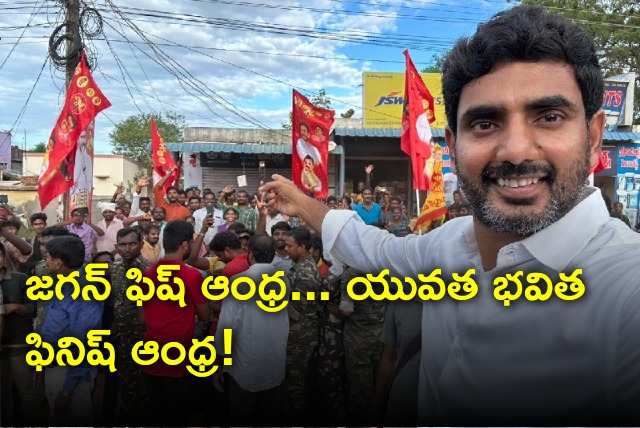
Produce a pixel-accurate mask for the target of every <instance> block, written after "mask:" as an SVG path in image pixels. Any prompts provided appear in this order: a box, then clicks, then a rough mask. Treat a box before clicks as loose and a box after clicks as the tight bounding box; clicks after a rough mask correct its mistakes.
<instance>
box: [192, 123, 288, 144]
mask: <svg viewBox="0 0 640 428" xmlns="http://www.w3.org/2000/svg"><path fill="white" fill-rule="evenodd" d="M184 142H185V143H193V142H216V143H260V142H262V143H264V144H291V131H288V130H286V129H240V128H190V127H187V128H184Z"/></svg>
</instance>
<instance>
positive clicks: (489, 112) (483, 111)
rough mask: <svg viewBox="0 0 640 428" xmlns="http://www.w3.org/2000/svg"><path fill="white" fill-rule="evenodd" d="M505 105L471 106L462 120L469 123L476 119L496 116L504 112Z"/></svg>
mask: <svg viewBox="0 0 640 428" xmlns="http://www.w3.org/2000/svg"><path fill="white" fill-rule="evenodd" d="M504 112H505V109H504V107H499V106H495V105H478V106H473V107H469V108H468V109H467V111H465V112H464V113H463V114H462V116H461V117H460V122H463V123H469V122H471V121H472V120H474V119H480V118H487V117H496V116H499V115H502V114H504Z"/></svg>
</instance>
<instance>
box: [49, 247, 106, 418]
mask: <svg viewBox="0 0 640 428" xmlns="http://www.w3.org/2000/svg"><path fill="white" fill-rule="evenodd" d="M46 250H47V252H48V255H47V264H48V265H49V270H50V272H51V276H55V275H56V274H61V275H65V276H66V275H69V274H71V273H72V272H74V271H77V270H79V272H80V276H79V278H77V281H78V284H80V288H81V289H82V288H83V287H84V286H85V285H86V284H87V279H86V272H85V269H84V267H83V264H84V255H85V247H84V244H83V243H82V240H81V239H80V238H78V237H75V236H60V237H57V238H54V239H52V240H51V241H49V242H48V243H47V245H46ZM72 291H73V287H72V285H71V284H65V285H64V286H63V288H62V292H63V295H64V297H63V298H62V300H57V299H55V300H52V301H51V303H50V305H49V307H48V308H47V316H46V318H45V321H44V324H43V325H42V329H41V330H40V335H41V336H42V339H43V341H45V342H47V343H49V344H51V345H53V347H54V348H56V349H57V344H58V340H59V339H61V338H63V337H76V338H79V339H81V340H82V341H83V342H86V337H87V333H88V332H89V331H90V330H95V329H100V327H101V325H102V307H103V303H102V302H98V301H85V300H82V299H81V298H79V299H76V300H74V299H72V297H71V293H72ZM72 348H73V347H72ZM95 375H96V369H95V367H91V366H89V365H88V364H86V363H84V362H83V363H82V364H80V365H79V366H77V367H70V366H64V367H61V366H57V365H55V363H54V364H52V365H50V366H48V367H47V368H46V369H45V385H46V394H47V399H48V400H49V406H50V408H51V415H50V420H49V423H50V425H51V426H62V425H66V426H80V425H82V426H92V424H93V408H92V405H91V389H92V386H93V380H94V378H95Z"/></svg>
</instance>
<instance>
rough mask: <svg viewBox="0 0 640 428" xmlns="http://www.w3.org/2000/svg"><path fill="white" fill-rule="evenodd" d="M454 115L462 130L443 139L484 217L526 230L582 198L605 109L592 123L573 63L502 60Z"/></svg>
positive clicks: (510, 229) (497, 227) (507, 228)
mask: <svg viewBox="0 0 640 428" xmlns="http://www.w3.org/2000/svg"><path fill="white" fill-rule="evenodd" d="M525 75H526V76H527V80H526V82H525V81H523V80H522V76H525ZM550 76H554V78H550ZM525 88H526V90H525ZM457 114H458V130H457V135H456V136H455V137H454V136H453V134H452V132H451V131H450V130H447V132H446V139H447V143H448V144H449V147H450V151H451V153H452V156H453V158H454V164H455V168H456V170H457V171H456V172H457V174H458V179H459V180H460V182H461V187H462V190H463V192H464V194H465V196H466V197H467V199H468V201H469V203H470V204H471V205H472V206H473V212H474V214H475V216H476V218H477V220H478V221H480V223H482V224H483V225H485V226H486V227H488V228H489V229H491V230H493V231H496V232H505V233H513V234H518V235H528V234H531V233H535V232H536V231H538V230H541V229H543V228H545V227H547V226H549V225H550V224H551V223H553V222H555V221H557V220H559V219H560V218H562V217H563V216H564V215H565V214H566V213H567V212H568V211H569V210H571V208H573V207H574V206H575V205H576V204H577V203H578V202H579V200H580V198H581V196H582V194H583V191H584V188H585V181H586V179H587V175H588V171H589V168H590V167H591V166H592V165H595V163H596V162H597V159H598V151H597V148H598V147H599V145H600V142H601V135H602V127H603V124H604V116H603V114H602V112H599V113H596V114H595V115H594V117H593V118H592V119H591V121H590V122H589V126H588V127H587V123H586V121H585V111H584V106H583V102H582V94H581V92H580V88H579V87H578V84H577V82H576V79H575V77H574V75H573V70H572V69H571V68H570V67H569V66H567V65H565V64H562V63H559V62H550V61H541V62H538V63H530V62H511V63H507V64H502V65H498V66H496V67H495V69H494V70H493V71H492V72H491V73H489V74H486V75H484V76H482V77H480V78H478V79H476V80H474V81H472V82H470V83H469V84H467V85H466V86H465V87H464V89H463V91H462V94H461V97H460V104H459V106H458V113H457Z"/></svg>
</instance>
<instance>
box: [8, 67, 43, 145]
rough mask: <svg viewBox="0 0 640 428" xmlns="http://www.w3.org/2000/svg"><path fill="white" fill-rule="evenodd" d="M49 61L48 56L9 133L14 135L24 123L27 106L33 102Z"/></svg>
mask: <svg viewBox="0 0 640 428" xmlns="http://www.w3.org/2000/svg"><path fill="white" fill-rule="evenodd" d="M48 60H49V56H48V55H47V57H46V58H45V59H44V61H43V63H42V66H41V67H40V72H39V73H38V76H37V77H36V82H35V83H34V84H33V86H32V87H31V91H29V95H28V96H27V99H26V100H25V102H24V104H23V105H22V108H21V109H20V112H19V113H18V117H16V120H15V121H14V122H13V125H11V130H10V131H9V133H12V132H13V130H14V129H16V127H17V126H18V125H19V124H20V123H21V122H22V120H21V119H22V117H23V116H24V113H25V112H26V111H27V106H28V105H29V101H30V100H31V96H32V95H33V92H34V91H35V90H36V87H37V86H38V82H39V81H40V76H42V71H43V70H44V67H45V66H46V65H47V62H48Z"/></svg>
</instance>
